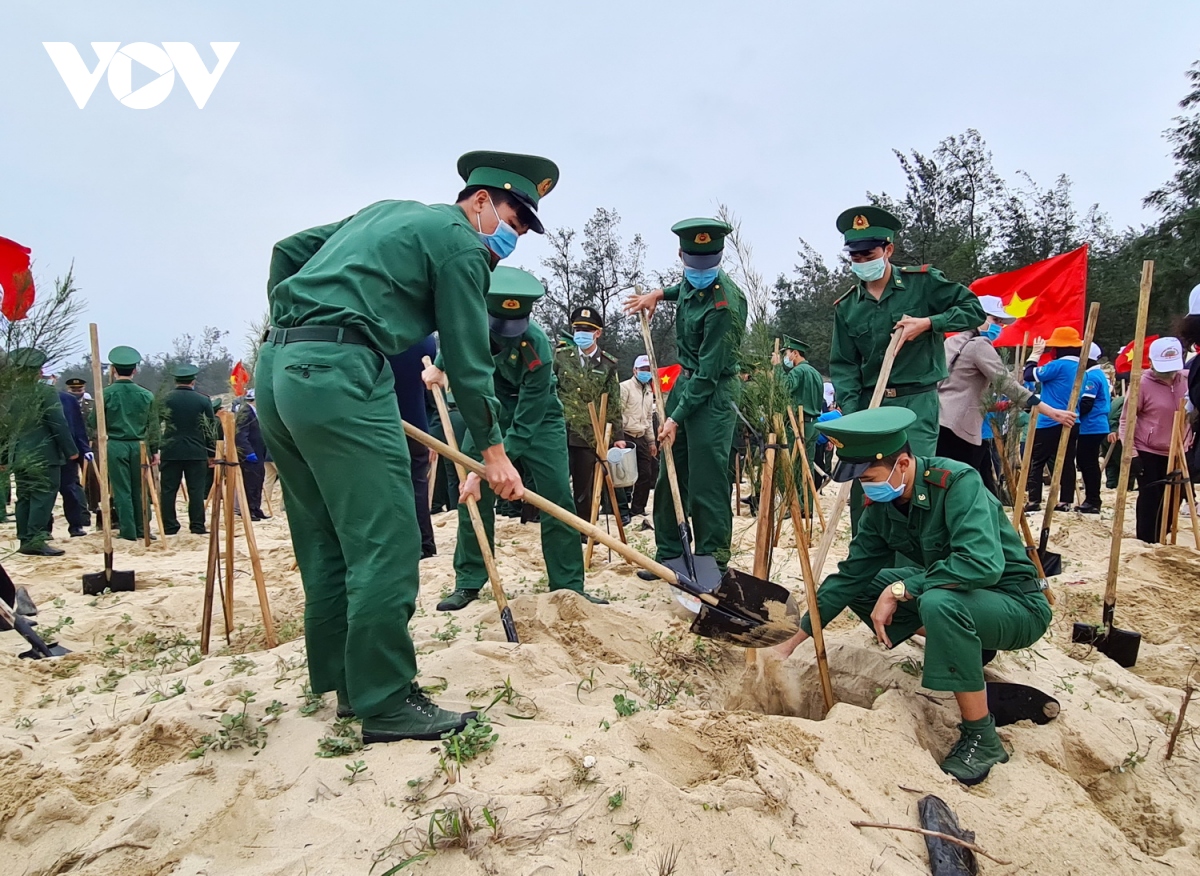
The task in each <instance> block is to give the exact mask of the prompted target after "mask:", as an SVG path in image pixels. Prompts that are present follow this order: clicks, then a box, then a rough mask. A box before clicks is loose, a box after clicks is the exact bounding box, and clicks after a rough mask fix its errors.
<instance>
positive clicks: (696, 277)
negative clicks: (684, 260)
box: [683, 268, 721, 289]
mask: <svg viewBox="0 0 1200 876" xmlns="http://www.w3.org/2000/svg"><path fill="white" fill-rule="evenodd" d="M720 270H721V269H720V268H706V269H704V270H699V269H697V268H684V269H683V278H684V279H685V280H687V281H688V282H689V283H691V284H692V288H693V289H707V288H708V287H709V286H711V285H712V284H713V283H715V282H716V280H717V273H718V272H719V271H720Z"/></svg>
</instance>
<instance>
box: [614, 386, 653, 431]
mask: <svg viewBox="0 0 1200 876" xmlns="http://www.w3.org/2000/svg"><path fill="white" fill-rule="evenodd" d="M621 428H622V429H623V430H624V431H625V433H626V434H627V435H632V436H634V437H635V438H640V437H641V436H643V435H649V436H650V437H651V438H653V437H654V387H653V386H652V385H651V384H649V383H638V379H637V378H636V377H630V378H629V379H628V380H625V381H622V382H621Z"/></svg>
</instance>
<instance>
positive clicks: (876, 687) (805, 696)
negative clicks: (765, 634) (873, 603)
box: [724, 638, 905, 721]
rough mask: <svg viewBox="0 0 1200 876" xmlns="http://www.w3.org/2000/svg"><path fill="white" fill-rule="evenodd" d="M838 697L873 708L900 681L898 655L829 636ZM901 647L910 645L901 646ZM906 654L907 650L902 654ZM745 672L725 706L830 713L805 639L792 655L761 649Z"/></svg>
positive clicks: (816, 717) (802, 714) (818, 716)
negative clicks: (897, 664)
mask: <svg viewBox="0 0 1200 876" xmlns="http://www.w3.org/2000/svg"><path fill="white" fill-rule="evenodd" d="M825 647H826V651H827V653H828V655H829V676H830V681H831V682H832V683H833V695H834V699H835V700H836V701H837V702H838V703H850V704H851V705H854V706H859V707H860V708H863V709H869V708H871V707H872V706H873V705H874V704H875V700H876V699H877V698H878V697H879V696H880V695H882V694H883V692H884V691H886V690H888V689H889V688H892V687H894V686H895V683H896V673H897V671H898V670H897V669H896V668H894V664H895V663H896V662H897V660H898V659H899V657H898V656H897V655H896V654H895V653H888V652H885V651H882V650H881V649H879V648H876V647H872V646H870V645H863V644H860V643H858V642H854V641H844V640H843V641H832V640H831V639H829V638H827V639H826V640H825ZM898 650H900V651H903V650H905V649H904V647H903V646H902V647H901V648H900V649H898ZM901 656H903V655H901ZM756 658H757V659H756V660H755V661H754V664H753V665H751V666H747V667H746V668H745V671H744V672H743V673H742V675H741V677H739V678H733V679H731V681H730V685H729V687H728V689H727V694H726V697H725V700H724V708H726V709H729V710H730V711H739V710H744V711H751V712H762V713H763V714H766V715H785V716H787V717H790V718H807V719H809V720H812V721H820V720H822V719H824V718H825V715H826V711H825V700H824V697H823V696H822V695H821V679H820V675H819V674H818V672H817V660H816V657H815V656H814V655H813V649H812V646H811V645H801V646H800V647H799V648H798V649H797V650H796V653H795V654H793V655H792V656H791V657H789V658H788V659H787V660H781V659H780V658H779V657H777V656H776V655H775V654H774V653H773V652H768V651H766V650H762V651H759V652H758V653H757V655H756Z"/></svg>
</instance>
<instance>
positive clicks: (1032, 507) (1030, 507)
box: [1023, 502, 1042, 514]
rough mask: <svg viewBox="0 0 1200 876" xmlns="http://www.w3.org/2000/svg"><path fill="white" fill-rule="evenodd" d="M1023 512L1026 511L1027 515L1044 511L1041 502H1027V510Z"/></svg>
mask: <svg viewBox="0 0 1200 876" xmlns="http://www.w3.org/2000/svg"><path fill="white" fill-rule="evenodd" d="M1023 510H1024V513H1026V514H1035V513H1037V512H1038V511H1041V510H1042V503H1041V502H1026V503H1025V508H1024V509H1023Z"/></svg>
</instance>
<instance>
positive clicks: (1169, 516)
mask: <svg viewBox="0 0 1200 876" xmlns="http://www.w3.org/2000/svg"><path fill="white" fill-rule="evenodd" d="M1183 405H1184V403H1183V402H1180V403H1179V410H1177V411H1175V413H1174V414H1173V415H1172V417H1171V444H1170V449H1169V450H1168V451H1167V485H1166V487H1165V488H1164V489H1163V499H1162V512H1161V516H1160V518H1159V523H1158V538H1159V541H1160V542H1161V543H1162V544H1168V541H1167V539H1168V538H1170V542H1169V543H1170V544H1175V543H1176V542H1175V531H1176V530H1177V529H1178V526H1177V525H1176V524H1177V523H1178V519H1177V515H1178V513H1179V491H1178V488H1177V487H1176V486H1175V484H1173V483H1171V475H1172V474H1173V473H1174V471H1175V467H1176V466H1177V465H1178V464H1179V438H1180V431H1179V418H1180V416H1181V415H1182V414H1183Z"/></svg>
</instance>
